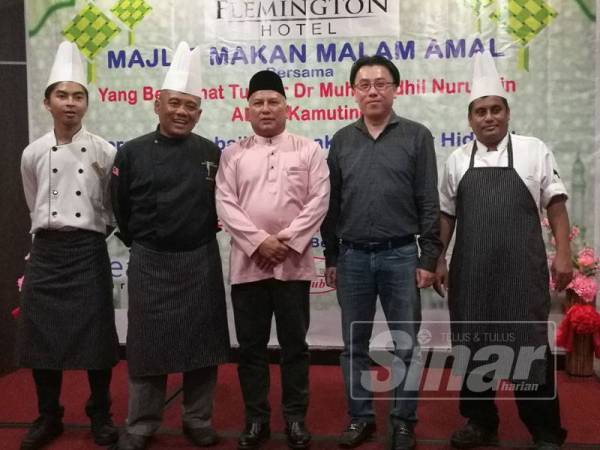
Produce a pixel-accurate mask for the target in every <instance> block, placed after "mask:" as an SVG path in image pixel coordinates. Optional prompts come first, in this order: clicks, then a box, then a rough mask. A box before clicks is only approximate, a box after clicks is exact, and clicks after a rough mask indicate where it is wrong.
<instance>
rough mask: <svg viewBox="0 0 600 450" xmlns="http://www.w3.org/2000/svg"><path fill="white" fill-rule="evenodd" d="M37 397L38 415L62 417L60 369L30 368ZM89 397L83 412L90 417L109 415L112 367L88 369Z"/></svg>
mask: <svg viewBox="0 0 600 450" xmlns="http://www.w3.org/2000/svg"><path fill="white" fill-rule="evenodd" d="M32 373H33V380H34V381H35V388H36V391H37V397H38V411H39V414H40V416H45V417H54V418H62V416H63V411H64V408H63V407H62V406H61V405H60V391H61V387H62V370H50V369H32ZM87 373H88V382H89V384H90V391H91V393H90V397H89V399H88V401H87V403H86V405H85V412H86V414H87V415H88V417H89V418H90V419H92V418H96V417H108V416H110V403H111V401H110V380H111V377H112V369H105V370H88V371H87Z"/></svg>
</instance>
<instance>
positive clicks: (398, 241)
mask: <svg viewBox="0 0 600 450" xmlns="http://www.w3.org/2000/svg"><path fill="white" fill-rule="evenodd" d="M414 242H415V237H414V236H403V237H396V238H391V239H388V240H387V241H379V242H351V241H347V240H345V239H340V244H342V245H345V246H346V247H348V248H351V249H353V250H359V251H362V252H380V251H382V250H391V249H392V248H398V247H404V246H405V245H408V244H413V243H414Z"/></svg>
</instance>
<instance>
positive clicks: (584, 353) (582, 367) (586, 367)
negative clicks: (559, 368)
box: [565, 289, 596, 377]
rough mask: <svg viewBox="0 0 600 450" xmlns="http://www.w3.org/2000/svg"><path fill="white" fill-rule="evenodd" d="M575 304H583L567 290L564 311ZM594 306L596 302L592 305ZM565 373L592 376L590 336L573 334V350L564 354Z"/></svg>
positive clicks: (592, 349) (592, 358)
mask: <svg viewBox="0 0 600 450" xmlns="http://www.w3.org/2000/svg"><path fill="white" fill-rule="evenodd" d="M576 303H585V302H584V301H583V300H582V299H581V298H580V297H579V296H578V295H577V294H576V293H574V292H573V291H571V290H570V289H569V290H567V295H566V299H565V311H567V310H568V309H569V308H570V307H571V306H572V305H574V304H576ZM595 304H596V300H595V299H594V301H593V302H592V305H595ZM565 371H566V372H567V373H568V374H569V375H571V376H574V377H591V376H592V375H593V374H594V344H593V341H592V335H591V334H579V333H575V335H574V336H573V349H572V350H571V351H570V352H567V354H566V362H565Z"/></svg>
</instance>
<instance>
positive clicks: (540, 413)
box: [459, 355, 567, 445]
mask: <svg viewBox="0 0 600 450" xmlns="http://www.w3.org/2000/svg"><path fill="white" fill-rule="evenodd" d="M546 360H547V362H548V363H547V364H546V368H547V370H546V383H545V384H544V385H540V386H539V388H538V389H537V390H534V391H523V390H518V389H515V390H514V395H515V400H516V402H517V409H518V411H519V417H520V418H521V420H522V421H523V423H524V424H525V426H526V427H527V429H528V430H529V432H530V433H531V436H532V437H533V440H534V441H536V442H537V441H546V442H554V443H556V444H559V445H562V443H563V442H564V441H565V439H566V437H567V431H566V430H565V429H563V428H562V425H561V421H560V404H559V401H558V392H557V391H556V392H555V390H556V386H555V382H554V377H555V367H554V358H553V357H552V355H547V358H546ZM467 376H469V375H467ZM465 379H466V378H465ZM517 387H518V386H517ZM495 396H496V391H495V390H494V389H489V390H485V391H483V392H473V391H471V390H470V389H469V388H468V387H467V383H463V385H462V389H461V392H460V402H459V408H460V413H461V415H462V416H463V417H466V418H468V419H469V420H471V421H473V422H474V423H476V424H478V425H480V426H482V427H484V428H486V429H489V430H493V429H496V428H498V424H499V422H500V419H499V417H498V408H497V407H496V403H495V401H494V400H495ZM467 398H470V399H467Z"/></svg>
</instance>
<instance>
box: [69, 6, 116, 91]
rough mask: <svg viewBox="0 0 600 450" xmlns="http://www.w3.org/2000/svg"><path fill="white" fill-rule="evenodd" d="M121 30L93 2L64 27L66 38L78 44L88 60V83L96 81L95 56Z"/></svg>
mask: <svg viewBox="0 0 600 450" xmlns="http://www.w3.org/2000/svg"><path fill="white" fill-rule="evenodd" d="M120 31H121V30H120V29H119V27H118V26H117V24H116V23H114V22H113V21H111V20H110V19H109V18H108V17H107V16H106V15H105V14H104V13H103V12H102V11H101V10H100V9H99V8H98V7H97V6H95V5H94V4H92V3H88V4H87V5H85V6H84V7H83V8H82V9H81V11H79V13H77V15H76V16H75V17H74V18H73V20H71V22H69V23H68V24H67V26H66V27H65V28H64V29H63V32H62V33H63V35H64V36H65V38H67V39H68V40H69V41H71V42H74V43H75V44H77V47H79V50H80V51H81V53H82V54H83V56H85V58H86V59H87V61H88V83H94V82H95V81H96V64H95V63H94V58H95V57H96V55H97V54H98V52H99V51H100V50H102V49H103V48H104V47H106V46H107V45H108V43H109V42H110V41H111V40H112V39H113V38H114V37H115V36H116V35H117V34H119V33H120Z"/></svg>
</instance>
